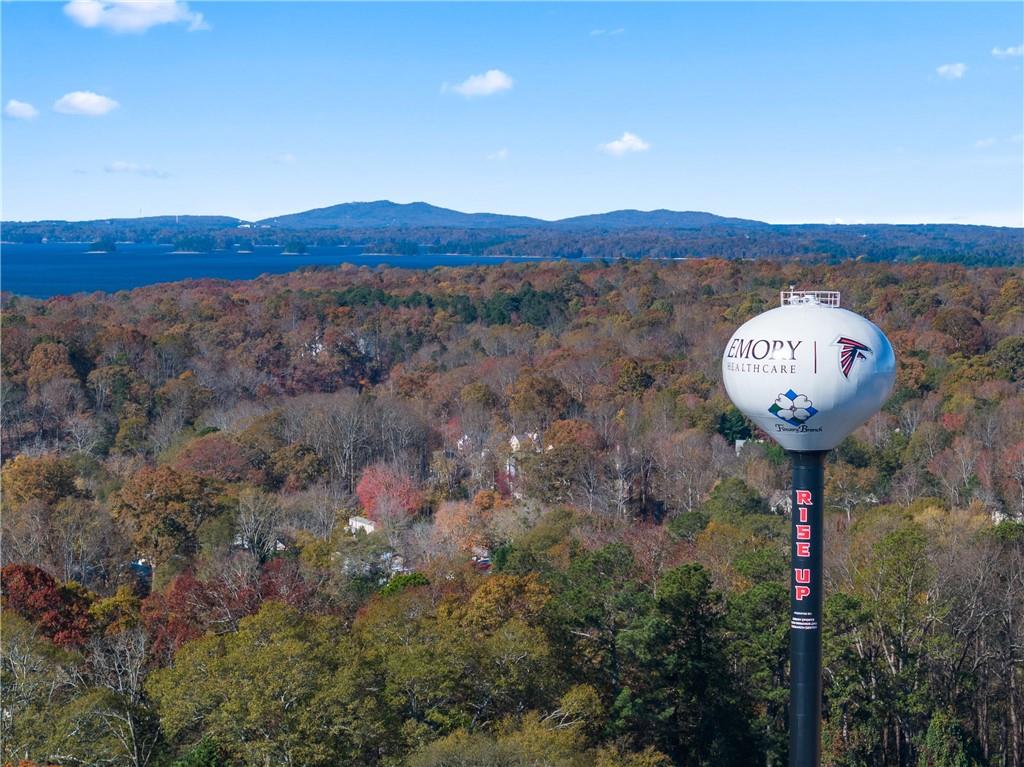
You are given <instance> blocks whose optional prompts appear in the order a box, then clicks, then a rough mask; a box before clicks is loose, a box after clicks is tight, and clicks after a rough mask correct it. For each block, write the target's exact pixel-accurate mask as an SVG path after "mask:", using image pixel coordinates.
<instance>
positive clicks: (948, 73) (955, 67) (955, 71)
mask: <svg viewBox="0 0 1024 767" xmlns="http://www.w3.org/2000/svg"><path fill="white" fill-rule="evenodd" d="M935 71H936V72H937V73H938V75H939V77H942V78H944V79H946V80H960V79H961V78H963V76H964V74H965V73H966V72H967V65H966V64H959V63H958V64H943V65H942V66H941V67H935Z"/></svg>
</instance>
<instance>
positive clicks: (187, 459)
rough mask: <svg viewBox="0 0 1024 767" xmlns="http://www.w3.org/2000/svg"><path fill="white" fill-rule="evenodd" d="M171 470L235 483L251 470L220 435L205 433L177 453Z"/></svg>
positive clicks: (241, 454)
mask: <svg viewBox="0 0 1024 767" xmlns="http://www.w3.org/2000/svg"><path fill="white" fill-rule="evenodd" d="M174 468H176V469H177V470H178V471H186V472H191V473H192V474H197V475H199V476H200V477H206V478H207V479H218V480H221V481H222V482H238V481H239V480H242V479H244V478H246V477H247V475H248V474H249V473H250V472H251V471H252V466H251V465H250V464H249V461H248V460H246V457H245V453H244V452H242V448H241V447H239V445H238V443H236V442H235V441H234V440H232V439H229V438H228V437H225V436H224V435H223V434H207V435H206V436H205V437H200V438H199V439H194V440H192V441H191V442H189V443H188V444H187V445H185V447H184V448H182V450H181V452H180V453H178V456H177V458H176V459H175V461H174Z"/></svg>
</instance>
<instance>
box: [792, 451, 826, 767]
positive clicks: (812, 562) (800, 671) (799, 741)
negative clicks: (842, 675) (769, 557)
mask: <svg viewBox="0 0 1024 767" xmlns="http://www.w3.org/2000/svg"><path fill="white" fill-rule="evenodd" d="M789 455H790V459H791V460H792V462H793V497H792V499H793V521H792V525H791V530H790V532H791V534H792V542H791V544H790V558H791V562H792V567H791V568H790V569H791V573H790V579H791V583H790V591H789V600H790V624H789V625H790V629H789V639H790V643H789V660H790V678H789V685H790V687H789V690H790V692H789V695H790V698H789V700H790V702H789V764H790V767H817V766H818V765H819V764H820V763H821V605H822V591H823V580H824V578H823V574H822V564H821V563H822V544H823V536H822V511H823V506H824V504H823V501H824V484H825V456H827V455H828V451H821V450H819V451H813V452H796V451H791V452H790V454H789Z"/></svg>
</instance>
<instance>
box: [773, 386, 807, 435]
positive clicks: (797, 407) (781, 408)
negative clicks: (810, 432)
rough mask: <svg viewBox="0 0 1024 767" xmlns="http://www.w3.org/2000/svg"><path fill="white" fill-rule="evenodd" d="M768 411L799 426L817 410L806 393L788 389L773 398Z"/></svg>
mask: <svg viewBox="0 0 1024 767" xmlns="http://www.w3.org/2000/svg"><path fill="white" fill-rule="evenodd" d="M768 412H769V413H771V414H772V415H773V416H775V417H776V418H779V419H781V420H783V421H785V422H786V423H788V424H790V425H792V426H800V425H802V424H803V423H804V422H805V421H807V420H808V419H809V418H810V417H811V416H813V415H814V414H815V413H817V412H818V411H817V410H816V409H815V407H814V406H813V405H812V404H811V401H810V400H809V399H808V398H807V397H806V395H803V394H797V393H796V392H795V391H793V390H792V389H790V390H789V391H788V392H786V393H785V394H780V395H779V396H778V397H776V398H775V402H773V403H772V405H771V407H770V408H768Z"/></svg>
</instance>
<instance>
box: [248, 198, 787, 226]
mask: <svg viewBox="0 0 1024 767" xmlns="http://www.w3.org/2000/svg"><path fill="white" fill-rule="evenodd" d="M256 223H257V224H266V225H270V226H275V227H281V228H283V229H327V228H330V229H334V228H341V229H377V228H406V227H440V228H457V229H542V228H558V229H609V230H610V229H701V228H704V227H708V226H743V227H750V226H768V224H766V223H764V222H763V221H751V220H748V219H743V218H726V217H724V216H716V215H715V214H713V213H704V212H700V211H683V212H680V211H674V210H651V211H643V210H615V211H611V212H610V213H597V214H593V215H589V216H575V217H573V218H563V219H560V220H557V221H546V220H544V219H540V218H531V217H529V216H506V215H502V214H500V213H462V212H460V211H457V210H451V209H449V208H440V207H438V206H436V205H430V204H429V203H425V202H411V203H408V204H402V203H397V202H391V201H390V200H377V201H375V202H346V203H342V204H341V205H331V206H330V207H327V208H316V209H314V210H307V211H303V212H302V213H291V214H289V215H286V216H274V217H273V218H267V219H263V220H262V221H257V222H256Z"/></svg>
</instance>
